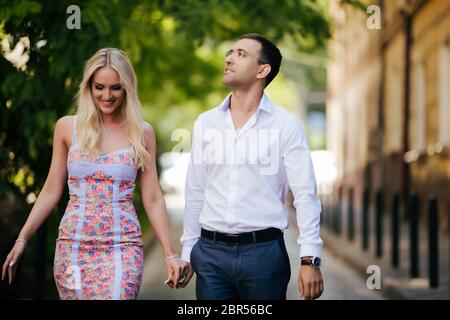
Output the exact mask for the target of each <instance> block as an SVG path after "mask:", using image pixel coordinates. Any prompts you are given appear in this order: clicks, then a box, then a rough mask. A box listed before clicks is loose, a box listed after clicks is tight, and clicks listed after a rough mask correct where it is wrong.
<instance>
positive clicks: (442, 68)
mask: <svg viewBox="0 0 450 320" xmlns="http://www.w3.org/2000/svg"><path fill="white" fill-rule="evenodd" d="M449 72H450V68H449V46H448V44H444V45H442V46H441V48H440V52H439V143H440V144H441V145H442V146H448V145H449V135H450V132H449V129H448V127H449V123H450V112H449V109H450V106H449V100H450V99H449V95H450V87H449V82H448V80H449V79H448V78H449V75H448V73H449Z"/></svg>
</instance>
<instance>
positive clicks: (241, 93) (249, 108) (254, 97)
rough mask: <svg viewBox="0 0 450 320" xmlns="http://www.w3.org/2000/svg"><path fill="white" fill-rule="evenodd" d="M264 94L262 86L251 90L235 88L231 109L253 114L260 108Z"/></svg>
mask: <svg viewBox="0 0 450 320" xmlns="http://www.w3.org/2000/svg"><path fill="white" fill-rule="evenodd" d="M262 95H263V90H261V88H256V87H253V88H250V89H249V90H248V89H246V90H241V89H233V91H232V93H231V101H230V110H231V111H233V112H234V111H237V112H238V113H243V114H251V113H253V112H255V111H256V109H257V108H258V105H259V102H260V101H261V97H262Z"/></svg>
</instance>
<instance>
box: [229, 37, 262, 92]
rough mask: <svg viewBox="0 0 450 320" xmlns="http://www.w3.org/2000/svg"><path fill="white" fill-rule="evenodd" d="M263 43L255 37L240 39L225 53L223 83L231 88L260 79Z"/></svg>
mask: <svg viewBox="0 0 450 320" xmlns="http://www.w3.org/2000/svg"><path fill="white" fill-rule="evenodd" d="M261 48H262V47H261V44H260V43H259V42H258V41H256V40H253V39H240V40H239V41H238V42H236V43H235V44H234V45H233V46H232V48H231V49H230V50H228V52H227V54H226V55H225V68H224V72H223V83H224V84H225V85H226V86H229V87H231V88H236V87H241V86H247V85H251V84H252V83H254V82H256V81H258V78H257V76H258V73H259V71H260V68H261V63H260V62H259V61H260V55H261Z"/></svg>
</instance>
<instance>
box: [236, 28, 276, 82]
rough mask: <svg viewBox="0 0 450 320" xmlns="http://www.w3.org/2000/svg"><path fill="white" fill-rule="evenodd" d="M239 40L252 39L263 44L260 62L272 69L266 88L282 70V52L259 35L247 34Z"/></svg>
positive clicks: (267, 78)
mask: <svg viewBox="0 0 450 320" xmlns="http://www.w3.org/2000/svg"><path fill="white" fill-rule="evenodd" d="M239 39H252V40H256V41H258V42H259V43H260V44H261V56H260V58H259V60H260V62H261V63H267V64H270V67H271V70H270V73H269V74H268V75H267V77H266V85H265V87H267V86H268V85H269V83H270V82H272V80H273V79H274V78H275V76H276V75H277V74H278V71H279V70H280V65H281V58H282V56H281V52H280V50H279V49H278V48H277V46H276V45H274V44H273V43H272V42H270V41H269V40H267V39H266V38H265V37H263V36H262V35H260V34H258V33H247V34H244V35H243V36H241V37H240V38H239Z"/></svg>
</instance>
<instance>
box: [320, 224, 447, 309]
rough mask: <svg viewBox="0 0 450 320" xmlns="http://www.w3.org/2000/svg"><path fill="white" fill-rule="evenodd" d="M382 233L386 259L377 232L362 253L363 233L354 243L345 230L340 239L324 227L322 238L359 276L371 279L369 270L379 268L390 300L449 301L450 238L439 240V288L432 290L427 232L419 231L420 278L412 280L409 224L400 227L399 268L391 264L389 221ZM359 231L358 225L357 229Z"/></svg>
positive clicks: (339, 236) (441, 236)
mask: <svg viewBox="0 0 450 320" xmlns="http://www.w3.org/2000/svg"><path fill="white" fill-rule="evenodd" d="M383 223H384V233H383V256H382V257H380V258H377V257H376V254H375V236H374V231H373V230H370V232H371V234H370V239H369V248H368V249H367V251H364V250H363V249H362V239H361V233H360V232H356V234H355V238H354V240H353V241H349V240H348V239H347V238H346V230H345V228H343V230H342V233H341V235H337V234H336V233H335V232H333V231H332V230H330V229H328V228H327V227H326V226H324V225H322V227H321V236H322V239H323V241H324V245H325V247H326V248H327V249H328V250H330V251H331V252H333V254H334V255H336V256H337V257H339V258H340V259H341V260H342V261H345V262H346V263H347V264H348V265H350V266H351V267H352V268H353V269H354V270H355V271H356V272H358V274H360V275H361V276H364V277H366V278H367V277H369V276H370V275H371V273H370V274H369V273H367V267H368V266H370V265H376V266H379V267H380V270H381V282H382V288H381V291H382V293H383V295H384V296H386V297H387V298H388V299H426V300H428V299H430V300H447V299H450V286H449V239H448V234H440V237H439V286H438V288H430V287H429V280H428V238H427V233H426V231H427V230H425V228H422V229H420V238H419V272H420V273H419V276H420V277H419V278H410V276H409V274H410V270H409V268H410V259H409V229H408V225H407V224H406V223H403V224H402V226H401V231H400V232H401V233H400V234H401V236H400V244H399V248H400V250H399V251H400V254H399V267H397V268H394V267H393V266H392V264H391V247H392V244H391V240H390V228H389V221H388V219H385V220H384V221H383ZM355 227H356V228H355V230H357V231H359V229H360V228H359V224H358V223H357V224H356V225H355ZM324 263H326V262H324Z"/></svg>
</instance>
